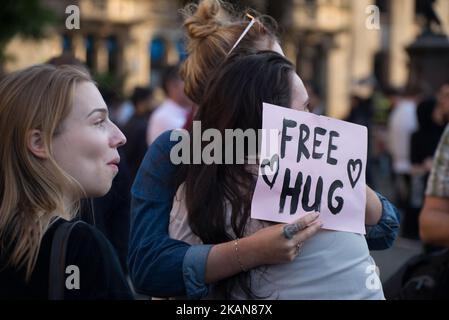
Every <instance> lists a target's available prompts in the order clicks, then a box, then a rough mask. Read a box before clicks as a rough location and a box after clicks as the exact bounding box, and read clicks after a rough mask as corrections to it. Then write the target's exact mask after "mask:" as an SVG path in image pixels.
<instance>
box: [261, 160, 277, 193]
mask: <svg viewBox="0 0 449 320" xmlns="http://www.w3.org/2000/svg"><path fill="white" fill-rule="evenodd" d="M274 165H276V171H275V172H274V174H273V173H269V174H267V172H266V168H267V166H269V167H270V170H271V172H273V168H274ZM260 170H261V171H262V179H263V181H265V183H266V184H267V185H268V186H269V187H270V189H271V188H273V186H274V183H275V182H276V178H277V176H278V173H279V155H278V154H275V155H273V156H272V157H271V159H270V160H268V159H264V160H263V161H262V163H261V164H260ZM268 176H272V177H273V178H272V180H271V181H270V179H268Z"/></svg>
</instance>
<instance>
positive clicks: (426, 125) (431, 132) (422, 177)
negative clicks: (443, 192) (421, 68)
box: [403, 85, 449, 239]
mask: <svg viewBox="0 0 449 320" xmlns="http://www.w3.org/2000/svg"><path fill="white" fill-rule="evenodd" d="M445 88H446V91H449V90H447V89H449V86H447V85H446V86H443V87H442V88H441V90H440V92H439V94H438V97H437V98H438V99H435V98H433V97H432V98H428V99H425V100H424V101H422V102H421V103H420V104H419V105H418V108H417V118H418V124H419V129H418V130H417V131H416V132H415V133H413V135H412V139H411V146H410V157H411V159H410V160H411V162H412V176H411V178H412V179H411V197H410V202H411V203H410V205H411V210H410V214H411V216H410V218H408V217H406V219H405V220H404V224H403V229H404V233H406V234H410V235H411V236H412V237H413V238H415V239H418V238H419V228H418V215H419V212H420V211H421V209H422V206H423V201H424V193H425V186H426V183H427V179H428V177H429V174H430V171H431V169H432V164H433V156H434V154H435V151H436V149H437V147H438V142H439V141H440V138H441V136H442V134H443V132H444V128H445V126H446V124H447V119H448V116H449V104H448V103H446V102H445V100H447V98H445ZM447 93H449V92H447Z"/></svg>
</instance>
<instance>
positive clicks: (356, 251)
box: [169, 186, 385, 300]
mask: <svg viewBox="0 0 449 320" xmlns="http://www.w3.org/2000/svg"><path fill="white" fill-rule="evenodd" d="M182 188H183V186H181V187H180V188H179V189H178V192H177V194H176V197H175V199H174V200H173V207H172V211H171V213H170V226H169V234H170V237H172V238H174V239H179V240H183V241H185V242H187V243H190V244H201V243H202V242H201V240H200V239H199V238H198V237H197V236H196V235H194V234H193V233H192V231H191V230H190V227H189V224H188V219H187V210H186V208H185V204H184V200H183V191H182ZM267 225H269V223H267V222H262V221H259V220H255V219H250V221H249V225H248V226H247V228H246V234H247V235H249V234H252V233H254V232H255V231H257V230H258V229H260V228H262V227H264V226H267ZM227 228H228V232H229V233H230V234H233V232H232V228H231V225H230V215H228V224H227ZM375 269H376V268H375V262H374V259H373V258H372V257H371V256H370V253H369V250H368V245H367V243H366V240H365V237H364V236H363V235H361V234H356V233H350V232H341V231H332V230H324V229H322V230H321V231H319V232H318V233H317V234H316V235H314V236H313V237H311V238H310V239H308V240H307V241H306V242H305V243H304V245H303V247H302V248H301V252H300V253H299V255H298V257H297V258H296V259H295V260H294V261H292V262H289V263H285V264H278V265H269V266H261V267H258V268H255V269H252V270H251V290H252V292H253V293H254V294H255V295H256V296H259V297H262V298H266V299H282V300H299V299H304V300H313V299H320V300H328V299H329V300H334V299H337V300H346V299H348V300H362V299H373V300H383V299H385V298H384V294H383V290H382V285H381V282H380V279H379V277H378V275H377V273H376V272H375ZM208 298H220V295H219V293H218V292H215V291H214V289H213V287H212V289H211V291H210V294H209V296H208ZM231 298H232V299H246V298H247V297H246V295H245V294H244V293H243V292H242V290H240V289H239V288H238V286H236V289H234V290H233V291H232V292H231Z"/></svg>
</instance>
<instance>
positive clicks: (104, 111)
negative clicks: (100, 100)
mask: <svg viewBox="0 0 449 320" xmlns="http://www.w3.org/2000/svg"><path fill="white" fill-rule="evenodd" d="M95 112H102V113H105V114H108V109H106V108H96V109H94V110H92V111H91V112H89V114H88V115H87V116H86V118H89V117H90V116H91V115H92V114H93V113H95Z"/></svg>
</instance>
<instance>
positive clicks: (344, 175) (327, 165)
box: [251, 103, 367, 234]
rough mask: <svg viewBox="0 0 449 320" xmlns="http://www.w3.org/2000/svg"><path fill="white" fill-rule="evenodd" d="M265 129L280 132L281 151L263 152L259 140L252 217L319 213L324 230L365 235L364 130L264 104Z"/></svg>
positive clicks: (283, 219)
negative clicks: (259, 159)
mask: <svg viewBox="0 0 449 320" xmlns="http://www.w3.org/2000/svg"><path fill="white" fill-rule="evenodd" d="M263 129H264V130H278V131H279V132H280V133H281V134H280V135H279V136H278V140H279V141H276V142H278V143H279V145H280V148H279V149H278V150H276V151H270V153H268V154H266V153H264V147H263V146H265V145H267V141H265V140H266V139H267V135H263V136H262V150H261V157H262V160H261V162H260V167H259V176H260V177H261V178H260V177H259V179H258V180H257V184H256V189H255V192H254V196H253V201H252V207H251V217H252V218H256V219H262V220H269V221H277V222H291V221H293V220H295V219H297V218H299V217H301V216H303V215H305V214H306V213H307V212H311V211H320V212H321V213H322V215H321V217H322V220H323V223H324V226H323V227H324V228H327V229H333V230H340V231H349V232H357V233H363V234H364V233H365V223H364V221H365V220H364V219H365V201H366V185H365V163H366V154H367V130H366V128H365V127H362V126H359V125H355V124H351V123H347V122H344V121H341V120H336V119H331V118H328V117H323V116H317V115H314V114H311V113H307V112H301V111H295V110H292V109H287V108H282V107H278V106H274V105H270V104H266V103H264V106H263ZM268 172H271V174H268Z"/></svg>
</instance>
